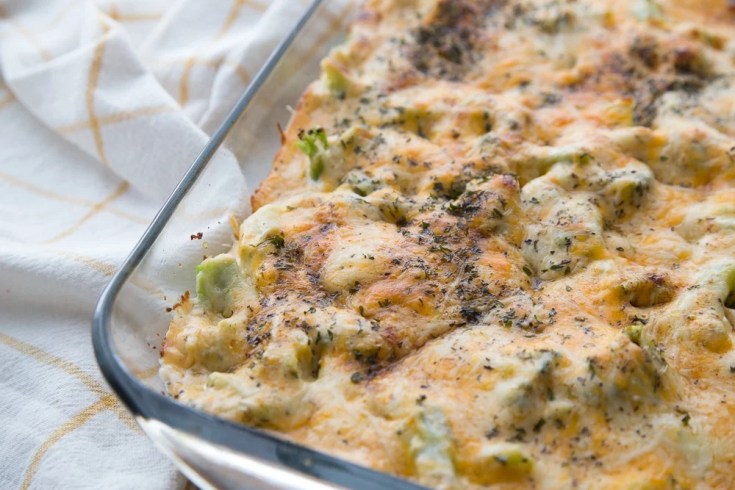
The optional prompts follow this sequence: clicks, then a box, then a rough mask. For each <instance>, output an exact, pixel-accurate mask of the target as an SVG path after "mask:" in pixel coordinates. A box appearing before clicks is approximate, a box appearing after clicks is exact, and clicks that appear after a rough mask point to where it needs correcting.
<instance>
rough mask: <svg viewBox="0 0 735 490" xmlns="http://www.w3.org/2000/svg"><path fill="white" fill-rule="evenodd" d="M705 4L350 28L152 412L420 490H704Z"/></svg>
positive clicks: (379, 2) (707, 278)
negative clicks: (194, 414) (269, 437)
mask: <svg viewBox="0 0 735 490" xmlns="http://www.w3.org/2000/svg"><path fill="white" fill-rule="evenodd" d="M728 5H729V3H728V2H727V1H726V0H697V1H694V0H668V1H664V0H623V1H613V0H368V1H366V3H365V5H364V8H363V11H362V13H361V14H360V15H359V16H358V19H357V21H356V22H355V24H354V25H353V27H352V29H351V32H350V34H349V37H348V39H347V41H345V43H344V44H343V45H342V46H340V47H338V48H336V49H334V50H333V52H332V53H331V54H330V56H329V57H328V58H327V59H325V60H324V61H323V64H322V76H321V78H320V79H319V80H318V81H316V82H314V83H313V84H312V85H311V86H310V87H309V88H308V89H307V91H306V93H305V94H304V95H303V97H302V99H301V101H300V102H299V105H298V107H297V110H296V113H295V114H294V116H293V119H292V121H291V123H290V125H289V128H288V129H287V131H286V133H285V143H284V145H283V147H282V148H281V150H280V151H279V153H278V155H277V156H276V159H275V161H274V169H273V171H272V173H271V175H270V176H269V177H268V179H267V180H266V181H265V182H264V183H263V184H262V185H261V187H260V189H258V191H257V193H256V194H255V196H254V197H253V204H254V208H255V209H256V211H255V212H254V213H253V215H252V216H250V217H249V218H247V219H246V220H245V221H244V222H243V223H242V225H241V226H240V227H239V231H238V234H239V236H238V240H237V242H236V243H235V244H234V246H233V249H232V251H231V252H230V253H227V254H223V255H220V256H217V257H213V258H208V259H206V260H205V261H204V262H203V263H202V264H201V265H200V266H199V268H198V270H197V291H196V292H197V295H196V298H195V299H193V300H192V301H191V302H184V303H183V304H182V305H181V306H179V307H178V308H176V310H175V314H174V318H173V321H172V323H171V327H170V330H169V332H168V335H167V337H166V341H165V346H164V349H163V352H162V354H163V359H162V368H161V376H162V377H163V379H164V380H165V382H166V386H167V388H168V390H169V392H170V393H171V394H172V395H173V396H175V397H177V398H178V399H179V400H181V401H183V402H185V403H188V404H191V405H193V406H195V407H197V408H199V409H202V410H205V411H208V412H212V413H215V414H217V415H220V416H223V417H226V418H229V419H232V420H235V421H239V422H242V423H246V424H249V425H253V426H257V427H261V428H265V429H268V430H272V431H275V432H277V433H279V434H281V435H283V436H284V437H287V438H289V439H291V440H294V441H297V442H299V443H302V444H304V445H307V446H312V447H314V448H317V449H319V450H323V451H326V452H329V453H332V454H335V455H338V456H340V457H344V458H346V459H349V460H352V461H354V462H356V463H358V464H363V465H368V466H370V467H373V468H375V469H378V470H380V471H385V472H389V473H393V474H395V475H398V476H401V477H405V478H409V479H412V480H415V481H417V482H419V483H422V484H425V485H428V486H432V487H438V488H457V489H459V488H479V487H484V486H493V488H502V489H515V488H538V489H558V488H575V487H579V488H595V489H619V488H631V489H643V488H646V489H648V488H650V489H654V488H662V489H663V488H672V489H673V488H729V487H731V485H732V476H733V474H735V433H734V432H735V429H734V427H735V424H733V422H732V421H733V420H735V350H733V339H734V335H733V328H734V325H735V292H734V291H735V11H734V10H733V7H729V6H728Z"/></svg>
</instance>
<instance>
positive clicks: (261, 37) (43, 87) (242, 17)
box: [0, 0, 344, 489]
mask: <svg viewBox="0 0 735 490" xmlns="http://www.w3.org/2000/svg"><path fill="white" fill-rule="evenodd" d="M325 1H327V2H330V0H325ZM335 3H344V1H343V2H335ZM307 4H308V1H307V0H271V1H267V0H207V1H202V0H177V1H166V0H0V488H3V489H5V488H23V489H25V488H146V489H149V488H180V487H182V486H184V485H185V484H186V482H185V480H184V479H183V478H182V477H181V476H180V475H179V474H178V473H177V472H176V471H175V469H174V467H173V465H172V464H170V463H169V462H168V461H167V460H165V458H163V457H162V456H160V455H159V454H158V453H157V452H156V450H155V449H154V448H153V446H152V444H151V443H150V442H149V441H148V440H147V439H146V438H145V436H144V435H143V434H142V432H141V431H140V430H139V429H138V428H137V426H136V425H135V422H134V421H133V420H132V419H131V418H130V416H129V415H128V414H127V412H126V411H125V409H124V408H123V407H122V406H121V405H120V404H119V403H118V401H117V400H116V398H115V397H114V395H112V394H111V392H110V390H109V388H108V387H107V386H106V385H105V383H104V381H103V380H102V377H101V375H100V373H99V371H98V369H97V367H96V363H95V360H94V356H93V353H92V347H91V342H90V332H89V325H90V320H91V315H92V309H93V306H94V304H95V302H96V300H97V298H98V296H99V293H100V292H101V289H102V287H103V286H104V285H105V284H106V283H107V281H109V279H110V277H111V275H112V274H113V273H114V271H115V269H116V267H117V266H118V265H119V264H120V262H121V261H122V260H123V259H124V257H125V256H126V254H127V253H128V252H129V251H130V249H131V248H132V246H133V245H134V243H135V241H136V240H137V239H138V238H139V237H140V235H141V234H142V232H143V230H144V229H145V227H146V225H147V223H148V222H149V221H150V219H151V218H152V217H153V215H154V214H155V212H156V211H157V210H158V208H159V207H160V205H161V204H162V202H163V200H164V199H165V197H166V196H167V195H168V194H169V192H170V191H171V190H172V189H173V187H174V186H175V184H176V183H177V182H178V180H179V178H180V177H181V175H182V174H183V172H184V171H185V170H186V168H187V167H188V166H189V165H190V164H191V162H192V161H193V159H194V158H195V156H196V154H197V153H198V152H199V150H201V148H202V147H203V146H204V145H205V143H206V141H207V139H208V134H209V133H211V132H212V131H213V130H214V129H215V128H216V127H217V125H218V124H219V123H220V122H221V120H222V118H223V117H224V116H225V115H226V114H227V112H228V111H229V109H230V108H231V107H232V105H233V103H234V101H235V100H236V99H237V98H238V97H239V95H240V94H241V93H242V91H243V90H244V88H245V87H246V86H247V84H248V83H249V82H250V79H251V77H252V76H253V75H254V73H255V72H256V71H257V70H258V68H259V66H260V65H261V64H262V63H263V61H264V60H265V59H266V57H267V56H268V54H269V53H270V52H271V51H272V49H273V48H274V47H275V46H276V44H277V43H278V41H280V39H282V37H283V36H284V35H285V34H286V33H287V32H288V31H289V30H290V29H291V27H292V26H293V25H294V24H295V22H296V21H297V20H298V18H299V16H300V15H301V14H302V12H303V11H304V10H305V8H306V6H307ZM342 22H343V19H342V18H340V17H338V16H337V15H334V16H333V19H331V20H330V24H329V26H331V27H332V28H334V29H339V28H340V27H341V24H340V23H342ZM314 42H317V41H316V40H315V41H314ZM274 130H275V129H274ZM214 158H215V160H214V162H213V165H216V166H217V167H218V172H217V175H218V176H219V177H218V182H217V183H216V184H215V185H213V186H211V187H210V188H208V190H206V191H205V192H208V194H207V196H206V199H204V200H203V202H206V203H207V204H206V207H207V209H202V210H201V211H202V212H201V213H198V216H200V218H198V220H197V219H196V218H192V223H191V229H192V230H201V229H207V230H208V233H212V234H213V235H215V236H216V235H219V236H220V237H228V236H229V234H230V231H229V229H228V226H229V225H228V218H229V216H230V215H236V216H242V215H243V214H244V213H246V212H247V207H246V199H245V198H246V197H247V188H246V185H245V182H244V178H243V177H242V173H241V169H240V168H239V166H238V162H237V158H236V157H235V155H234V154H233V153H231V152H229V151H227V150H221V151H220V152H219V153H218V154H217V155H216V156H215V157H214ZM264 164H269V162H264ZM207 217H208V218H207ZM158 300H159V301H161V307H162V308H163V307H164V306H165V305H164V301H165V300H164V299H163V298H158Z"/></svg>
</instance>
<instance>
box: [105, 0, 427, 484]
mask: <svg viewBox="0 0 735 490" xmlns="http://www.w3.org/2000/svg"><path fill="white" fill-rule="evenodd" d="M324 1H325V2H326V1H329V0H324ZM322 3H323V0H312V2H311V4H310V5H309V7H308V8H307V11H306V12H305V13H304V14H303V15H302V17H301V18H300V19H299V21H298V22H297V24H296V25H295V26H294V28H293V29H292V30H291V31H290V32H289V34H288V35H287V36H286V38H284V39H283V40H282V41H281V42H280V43H279V45H278V46H277V48H276V49H275V50H274V51H273V53H271V55H270V56H269V57H268V59H267V60H266V62H265V63H264V65H263V67H262V68H261V69H260V70H259V71H258V73H257V75H256V76H255V78H254V79H253V82H252V83H251V84H250V85H249V86H248V87H247V88H246V89H245V91H244V92H243V94H242V96H241V97H240V99H239V100H238V102H237V103H236V104H235V106H234V107H233V109H232V110H231V111H230V113H229V114H228V116H227V117H226V118H225V120H224V121H223V123H222V124H221V125H220V126H219V127H218V128H217V130H216V131H215V132H214V134H213V135H212V137H211V138H210V140H209V142H208V143H207V145H206V146H205V147H204V148H203V149H202V151H201V152H200V154H199V155H198V156H197V158H196V159H195V160H194V162H193V163H192V165H191V166H190V167H189V169H188V170H187V171H186V173H185V174H184V176H183V177H182V178H181V180H180V181H179V183H178V184H177V186H176V188H175V189H174V190H173V191H172V193H171V195H170V196H169V197H168V199H167V200H166V202H165V203H164V204H163V206H162V207H161V209H160V210H159V211H158V213H157V214H156V216H155V217H154V218H153V220H152V222H151V224H150V225H149V226H148V228H147V229H146V230H145V232H144V233H143V235H142V236H141V238H140V239H139V241H138V242H137V243H136V245H135V247H134V248H133V249H132V251H131V252H130V254H129V255H128V257H127V258H126V259H125V261H124V262H123V263H122V265H121V266H120V268H119V269H118V271H117V272H116V273H115V274H114V275H113V277H112V279H111V280H110V282H109V283H108V284H107V286H106V287H105V288H104V290H103V291H102V294H101V295H100V298H99V300H98V301H97V304H96V306H95V310H94V315H93V318H92V345H93V349H94V354H95V358H96V360H97V364H98V365H99V368H100V371H101V372H102V375H103V376H104V378H105V379H106V380H107V382H108V383H109V385H110V387H111V388H112V389H113V391H114V392H115V394H116V395H117V396H118V398H119V399H120V400H121V401H122V402H123V404H124V405H125V406H126V407H127V408H128V409H129V410H130V411H131V412H132V413H133V415H134V416H136V417H143V418H147V419H155V420H160V421H161V422H164V423H166V424H168V425H170V426H171V427H174V428H176V429H179V430H182V431H184V432H187V433H189V434H191V435H193V436H196V437H201V438H202V439H205V440H207V441H209V442H211V443H214V444H219V445H222V446H224V447H226V448H228V449H231V450H235V451H241V452H243V453H244V454H248V455H252V454H253V453H252V447H245V446H246V445H250V444H261V445H263V446H261V447H259V452H260V453H261V454H260V456H261V457H263V454H267V453H274V454H278V453H287V454H291V455H297V456H298V457H299V458H300V459H302V460H309V461H310V464H309V465H304V467H303V468H300V469H297V468H294V467H293V466H291V465H283V463H282V462H281V461H279V460H278V458H273V457H272V456H269V455H266V456H265V457H264V459H265V460H267V461H269V462H272V463H275V464H279V465H282V466H283V467H285V468H289V469H292V470H293V471H298V472H300V473H305V474H309V475H312V476H316V477H318V478H321V479H324V480H325V481H328V482H331V483H335V484H338V485H348V486H350V487H352V488H376V489H382V488H407V489H412V488H415V489H420V488H424V487H422V486H419V485H417V484H415V483H413V482H410V481H408V480H404V479H401V478H398V477H395V476H392V475H389V474H387V473H382V472H378V471H375V470H372V469H370V468H367V467H364V466H360V465H358V464H355V463H352V462H349V461H347V460H344V459H341V458H337V457H335V456H331V455H329V454H326V453H322V452H320V451H317V450H314V449H311V448H308V447H306V446H301V445H298V444H295V443H293V442H291V441H288V440H285V439H281V438H278V437H276V436H274V435H271V434H269V433H267V432H264V431H261V430H258V429H254V428H251V427H247V426H245V425H242V424H236V423H233V422H230V421H227V420H225V419H221V418H218V417H215V416H213V415H210V414H207V413H205V412H201V411H198V410H195V409H193V408H191V407H188V406H185V405H183V404H180V403H178V402H176V401H174V400H172V399H170V398H169V397H167V396H165V395H163V394H161V393H158V392H155V391H153V390H151V389H150V388H148V387H147V386H145V385H143V384H142V383H141V382H140V381H139V380H138V379H136V378H135V377H134V376H133V375H132V373H130V372H129V371H128V369H127V368H126V367H125V366H124V365H123V363H122V362H121V360H120V358H119V357H118V356H117V355H116V354H115V352H114V349H113V348H112V336H111V332H110V320H111V313H112V307H113V305H114V303H115V300H116V298H117V295H118V293H119V292H120V290H121V289H122V287H123V286H124V285H125V283H126V282H127V280H128V279H129V278H130V276H131V275H132V273H133V272H134V271H135V269H136V268H137V267H138V265H139V264H140V263H141V261H142V260H143V259H144V258H145V256H146V254H147V252H148V250H149V249H150V247H151V246H152V245H153V244H154V242H155V240H156V239H157V238H158V236H159V235H160V234H161V232H162V231H163V229H164V228H165V226H166V224H167V223H168V222H169V220H170V219H171V217H172V216H173V214H174V212H175V211H176V209H177V207H178V205H179V204H180V203H181V201H182V200H183V199H184V197H186V195H187V194H188V192H189V190H190V189H191V187H192V186H193V185H194V183H195V182H196V181H197V178H198V177H199V176H200V175H201V173H202V172H203V170H204V169H205V168H206V166H207V164H208V163H209V161H210V160H211V158H212V156H213V155H214V154H215V152H216V151H217V150H218V149H219V147H220V146H221V144H222V142H223V141H224V139H225V138H226V136H227V134H228V133H229V131H230V130H231V129H232V127H233V126H234V125H235V123H236V122H237V120H238V119H239V117H240V116H241V114H242V113H243V111H244V110H245V109H246V108H247V107H248V105H249V103H250V101H251V100H252V99H253V98H254V97H255V95H256V94H257V93H258V90H259V89H260V88H261V86H262V85H263V83H264V82H265V81H266V80H267V79H268V78H269V76H270V74H271V72H272V71H273V70H274V68H275V67H276V66H277V64H278V62H279V61H280V60H281V58H282V57H283V55H284V54H285V53H286V51H287V50H288V48H289V47H290V46H291V45H292V44H293V41H294V40H295V39H296V38H297V36H298V34H299V33H300V32H301V30H302V29H303V27H304V26H305V24H306V23H307V22H308V21H309V19H310V18H311V17H312V15H313V14H314V12H315V11H316V10H317V9H318V8H319V6H320V5H321V4H322ZM317 470H319V471H317ZM325 472H326V473H328V475H325Z"/></svg>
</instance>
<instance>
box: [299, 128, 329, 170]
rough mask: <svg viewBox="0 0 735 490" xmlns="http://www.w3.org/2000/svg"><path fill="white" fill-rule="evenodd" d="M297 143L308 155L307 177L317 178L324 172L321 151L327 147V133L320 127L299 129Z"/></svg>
mask: <svg viewBox="0 0 735 490" xmlns="http://www.w3.org/2000/svg"><path fill="white" fill-rule="evenodd" d="M297 145H298V147H299V149H300V150H301V151H303V152H304V153H305V154H306V156H308V157H309V160H310V165H309V177H311V180H318V179H319V177H320V176H321V175H322V172H324V155H323V152H324V150H326V149H327V148H329V142H328V141H327V133H326V132H324V130H323V129H322V128H312V129H310V130H308V131H301V132H299V142H298V143H297Z"/></svg>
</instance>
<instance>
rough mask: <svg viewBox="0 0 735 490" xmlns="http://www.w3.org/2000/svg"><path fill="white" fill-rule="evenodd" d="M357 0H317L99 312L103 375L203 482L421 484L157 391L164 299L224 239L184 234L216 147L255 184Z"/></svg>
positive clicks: (213, 168)
mask: <svg viewBox="0 0 735 490" xmlns="http://www.w3.org/2000/svg"><path fill="white" fill-rule="evenodd" d="M356 4H357V2H354V1H349V0H341V1H337V0H325V1H324V2H322V1H321V0H315V1H313V2H312V3H311V4H310V5H309V6H308V7H307V8H306V11H305V13H304V15H303V17H301V18H300V20H299V21H298V23H297V24H296V26H295V27H294V28H293V29H292V30H291V31H290V33H289V35H288V36H287V37H286V39H285V40H284V41H282V42H281V44H280V45H279V46H278V48H277V49H276V51H275V52H274V53H273V54H272V55H271V56H270V58H269V59H268V61H267V62H266V63H265V65H264V66H263V68H262V69H261V71H260V72H259V73H258V74H257V75H256V76H255V77H254V78H253V81H252V83H251V85H250V86H249V87H248V89H247V90H246V91H245V93H244V94H243V95H242V97H241V98H240V100H239V101H238V102H237V104H236V105H235V107H234V108H233V109H232V111H231V113H230V114H229V115H228V116H227V118H226V119H225V121H224V123H223V124H222V125H221V126H220V127H219V128H218V129H217V130H216V131H215V132H214V134H213V136H212V138H211V140H210V142H209V143H208V144H207V146H206V147H205V148H204V149H203V150H202V152H201V153H200V155H199V156H198V157H197V159H196V160H195V162H194V163H193V164H192V166H191V167H190V169H189V170H188V171H187V173H186V174H185V175H184V177H183V178H182V180H181V182H179V184H178V186H177V187H176V189H175V190H174V191H173V193H172V194H171V196H170V197H169V199H168V200H167V202H166V203H165V204H164V206H163V207H162V208H161V210H160V211H159V213H158V214H157V215H156V217H155V219H154V220H153V222H152V223H151V225H150V226H149V227H148V229H147V230H146V232H145V234H144V235H143V237H142V238H141V239H140V241H139V242H138V244H137V245H136V246H135V248H134V249H133V251H132V252H131V254H130V256H129V257H128V258H127V259H126V260H125V262H124V263H123V265H122V266H121V267H120V269H119V270H118V272H117V273H116V274H115V276H114V277H113V278H112V280H111V282H110V284H109V285H108V286H107V287H106V288H105V290H104V292H103V293H102V296H101V297H100V300H99V302H98V304H97V308H96V310H95V314H94V319H93V344H94V350H95V355H96V357H97V361H98V363H99V366H100V369H101V370H102V373H103V374H104V376H105V378H106V379H107V381H108V382H109V384H110V386H111V387H112V388H113V390H115V392H116V393H117V395H118V396H119V397H120V399H121V400H122V401H123V403H124V404H125V405H126V406H127V407H128V409H129V410H130V411H131V412H132V413H133V415H134V416H135V417H136V419H137V421H138V423H139V424H140V426H141V427H142V429H143V430H144V431H145V432H146V433H147V434H148V435H149V436H150V438H151V439H152V440H153V441H154V443H155V444H156V445H157V446H158V447H159V449H160V450H161V451H162V452H164V453H165V454H167V455H168V456H169V457H170V458H171V459H172V460H173V461H174V462H175V463H176V464H177V465H178V467H179V468H180V469H181V471H182V472H183V473H184V474H185V475H186V476H187V477H188V478H189V479H190V480H192V481H193V482H194V483H195V484H196V485H198V486H199V487H201V488H223V489H229V488H251V489H261V488H263V489H265V488H289V489H303V488H325V489H326V488H341V487H349V488H366V489H368V488H374V489H384V488H419V487H418V486H417V485H415V484H413V483H411V482H408V481H406V480H401V479H398V478H395V477H392V476H390V475H387V474H383V473H379V472H376V471H373V470H370V469H368V468H364V467H361V466H359V465H356V464H353V463H350V462H348V461H345V460H341V459H339V458H336V457H333V456H330V455H327V454H324V453H321V452H318V451H315V450H312V449H309V448H307V447H303V446H300V445H297V444H294V443H292V442H289V441H287V440H285V439H283V438H280V437H278V435H276V434H273V433H270V432H267V431H263V430H258V429H254V428H250V427H246V426H243V425H238V424H234V423H231V422H228V421H226V420H224V419H220V418H217V417H215V416H212V415H209V414H207V413H204V412H200V411H198V410H195V409H193V408H191V407H188V406H185V405H183V404H181V403H178V402H177V401H176V400H174V399H173V398H171V397H169V396H167V395H165V394H164V392H163V384H162V382H161V381H160V379H159V378H158V375H157V371H158V366H159V349H160V347H161V342H162V340H163V338H164V335H165V333H166V330H167V328H168V323H169V319H170V315H169V314H168V313H166V311H165V309H164V306H165V304H171V303H172V302H173V299H174V298H176V297H178V296H179V295H181V293H182V292H184V291H186V290H191V291H193V290H194V278H195V270H194V268H195V266H196V264H197V262H199V261H200V260H201V258H202V253H203V251H202V247H203V246H204V247H207V250H205V251H204V253H206V254H207V255H214V254H216V253H218V252H222V251H225V249H226V248H228V247H229V245H228V244H225V243H221V244H217V243H215V242H216V241H217V239H216V238H215V239H214V240H212V242H207V243H203V242H202V241H201V240H190V239H189V234H188V233H191V232H194V233H196V230H192V229H191V226H192V222H191V221H192V220H191V216H192V210H197V209H201V208H202V207H203V203H204V201H203V200H204V199H207V197H206V196H207V192H206V191H207V189H209V194H210V195H211V192H212V190H211V183H212V182H214V181H215V178H214V177H215V176H216V175H217V172H218V168H219V167H218V165H217V164H216V162H215V160H217V159H216V158H215V155H216V154H217V150H218V148H219V147H220V146H221V145H223V144H224V145H225V146H226V147H227V148H228V149H229V150H230V151H231V152H233V153H234V154H235V155H236V156H237V158H238V160H239V162H240V164H241V169H242V171H243V173H244V174H245V176H246V179H247V181H248V183H249V184H250V185H251V186H255V185H257V184H258V183H259V182H260V181H261V180H262V179H263V178H264V177H265V175H266V174H267V172H268V170H269V169H270V163H271V161H272V159H273V156H274V155H275V152H276V150H277V149H278V147H279V146H280V140H279V135H278V132H277V131H276V123H281V124H285V123H286V122H287V121H288V117H289V112H288V105H289V104H295V103H296V101H297V100H298V97H299V95H300V93H301V92H302V91H303V89H304V88H305V87H306V85H307V84H308V82H309V81H311V80H313V79H315V78H316V77H317V76H318V73H319V63H318V60H320V59H321V58H322V57H323V55H324V54H326V52H327V51H328V49H329V48H330V47H331V45H333V44H334V43H335V42H336V41H338V40H339V38H340V37H341V36H343V35H344V32H343V28H342V27H341V25H344V24H346V19H347V18H349V16H350V15H351V14H352V13H354V12H355V11H356ZM335 7H338V8H335ZM307 41H308V42H307ZM210 163H212V164H210ZM242 211H243V210H241V212H242ZM210 219H211V218H210ZM220 228H221V226H220ZM184 237H185V239H184ZM219 238H220V239H219V241H220V242H226V241H228V239H227V238H225V237H219ZM182 251H185V252H186V253H182Z"/></svg>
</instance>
